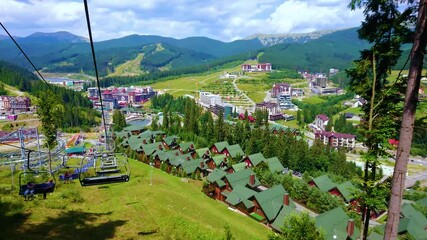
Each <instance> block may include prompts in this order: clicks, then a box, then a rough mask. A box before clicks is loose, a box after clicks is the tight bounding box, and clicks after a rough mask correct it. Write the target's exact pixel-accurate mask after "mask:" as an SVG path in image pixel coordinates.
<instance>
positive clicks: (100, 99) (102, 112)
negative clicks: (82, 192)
mask: <svg viewBox="0 0 427 240" xmlns="http://www.w3.org/2000/svg"><path fill="white" fill-rule="evenodd" d="M83 2H84V6H85V15H86V23H87V29H88V32H89V41H90V47H91V50H92V58H93V65H94V68H95V76H96V86H97V88H98V96H99V103H100V104H101V115H102V122H103V123H104V124H103V125H104V134H105V148H106V149H107V150H108V145H107V125H106V124H107V123H106V121H105V115H104V104H103V102H102V95H101V87H100V84H99V75H98V66H97V64H96V57H95V47H94V44H93V38H92V28H91V26H90V17H89V7H88V4H87V0H84V1H83Z"/></svg>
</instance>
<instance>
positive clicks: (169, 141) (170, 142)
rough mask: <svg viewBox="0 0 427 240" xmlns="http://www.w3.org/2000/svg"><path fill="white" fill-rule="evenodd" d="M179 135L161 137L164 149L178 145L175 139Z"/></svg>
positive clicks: (174, 147)
mask: <svg viewBox="0 0 427 240" xmlns="http://www.w3.org/2000/svg"><path fill="white" fill-rule="evenodd" d="M178 138H179V137H177V136H175V135H173V136H169V137H165V138H163V139H162V143H163V146H164V147H165V149H176V148H177V147H178V143H177V139H178Z"/></svg>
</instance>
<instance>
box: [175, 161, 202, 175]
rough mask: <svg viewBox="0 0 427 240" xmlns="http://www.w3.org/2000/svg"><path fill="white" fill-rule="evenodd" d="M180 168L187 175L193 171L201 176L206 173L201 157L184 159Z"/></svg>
mask: <svg viewBox="0 0 427 240" xmlns="http://www.w3.org/2000/svg"><path fill="white" fill-rule="evenodd" d="M181 168H182V170H183V171H184V172H185V174H187V176H191V174H193V173H195V174H196V175H200V176H201V177H204V176H206V175H207V171H206V165H205V162H204V160H203V159H201V158H199V159H195V160H190V161H185V162H183V163H182V164H181Z"/></svg>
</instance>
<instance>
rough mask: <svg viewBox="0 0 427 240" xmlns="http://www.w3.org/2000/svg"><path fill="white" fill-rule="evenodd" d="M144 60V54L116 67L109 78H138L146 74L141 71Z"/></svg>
mask: <svg viewBox="0 0 427 240" xmlns="http://www.w3.org/2000/svg"><path fill="white" fill-rule="evenodd" d="M143 58H144V53H140V54H138V56H137V57H136V58H135V59H132V60H129V61H127V62H125V63H122V64H120V65H118V66H117V67H115V69H114V72H113V73H111V74H109V75H108V77H112V76H136V75H139V74H144V73H145V72H144V71H143V70H141V61H142V59H143Z"/></svg>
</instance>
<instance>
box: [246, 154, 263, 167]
mask: <svg viewBox="0 0 427 240" xmlns="http://www.w3.org/2000/svg"><path fill="white" fill-rule="evenodd" d="M265 160H266V159H265V157H264V155H262V153H255V154H251V155H249V156H247V157H245V158H243V160H242V162H245V163H246V166H247V167H256V166H258V164H260V163H262V162H264V161H265Z"/></svg>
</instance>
